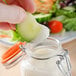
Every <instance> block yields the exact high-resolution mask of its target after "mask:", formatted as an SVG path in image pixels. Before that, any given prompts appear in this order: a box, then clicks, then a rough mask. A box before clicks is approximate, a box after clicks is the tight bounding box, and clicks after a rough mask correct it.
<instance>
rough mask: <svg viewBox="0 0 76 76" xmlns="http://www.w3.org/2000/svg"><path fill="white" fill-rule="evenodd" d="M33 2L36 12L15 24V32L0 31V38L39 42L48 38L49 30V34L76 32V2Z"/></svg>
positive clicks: (65, 0) (56, 0)
mask: <svg viewBox="0 0 76 76" xmlns="http://www.w3.org/2000/svg"><path fill="white" fill-rule="evenodd" d="M34 1H35V4H36V7H37V10H36V12H35V13H34V14H30V13H27V18H26V20H24V21H23V22H22V23H20V24H16V30H11V31H9V32H3V31H2V30H1V31H0V32H1V33H3V35H1V34H0V38H7V37H9V38H10V36H11V38H12V41H22V42H24V41H26V42H39V41H41V40H43V39H46V38H47V37H48V36H49V30H50V34H57V33H63V32H65V31H76V0H34ZM44 25H45V26H44ZM48 28H49V29H48ZM7 35H8V36H7Z"/></svg>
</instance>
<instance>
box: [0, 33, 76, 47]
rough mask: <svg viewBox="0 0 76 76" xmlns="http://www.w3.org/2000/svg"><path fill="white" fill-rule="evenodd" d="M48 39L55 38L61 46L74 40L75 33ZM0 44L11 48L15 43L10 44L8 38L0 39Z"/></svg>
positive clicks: (56, 35)
mask: <svg viewBox="0 0 76 76" xmlns="http://www.w3.org/2000/svg"><path fill="white" fill-rule="evenodd" d="M50 37H55V38H56V39H58V40H59V41H60V42H61V43H62V44H63V43H66V42H69V41H71V40H73V39H76V32H66V33H64V34H55V35H51V36H50ZM0 43H2V44H4V45H6V46H12V45H14V44H15V43H16V42H12V41H11V40H10V39H9V38H0Z"/></svg>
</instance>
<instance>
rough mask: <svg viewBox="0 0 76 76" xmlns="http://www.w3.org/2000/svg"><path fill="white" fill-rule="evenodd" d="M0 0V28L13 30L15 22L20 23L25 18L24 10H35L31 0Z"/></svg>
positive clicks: (32, 11)
mask: <svg viewBox="0 0 76 76" xmlns="http://www.w3.org/2000/svg"><path fill="white" fill-rule="evenodd" d="M6 2H7V4H8V5H7V4H5V2H4V1H3V0H0V29H3V30H10V29H12V30H15V29H16V28H15V24H18V23H21V22H22V21H23V20H24V19H25V18H26V11H28V12H30V13H34V12H35V9H36V8H35V4H34V2H33V0H6Z"/></svg>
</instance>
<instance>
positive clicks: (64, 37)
mask: <svg viewBox="0 0 76 76" xmlns="http://www.w3.org/2000/svg"><path fill="white" fill-rule="evenodd" d="M51 36H52V37H55V38H57V39H58V40H59V41H60V42H61V43H62V44H63V43H67V42H69V41H72V40H74V39H76V32H74V31H70V32H66V33H64V34H56V35H51Z"/></svg>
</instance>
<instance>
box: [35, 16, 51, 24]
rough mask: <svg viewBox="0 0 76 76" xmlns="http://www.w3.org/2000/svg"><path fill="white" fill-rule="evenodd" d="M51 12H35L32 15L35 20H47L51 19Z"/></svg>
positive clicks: (40, 21)
mask: <svg viewBox="0 0 76 76" xmlns="http://www.w3.org/2000/svg"><path fill="white" fill-rule="evenodd" d="M51 16H52V14H35V15H34V17H35V19H36V20H37V22H39V23H42V22H47V21H49V20H50V19H51Z"/></svg>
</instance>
